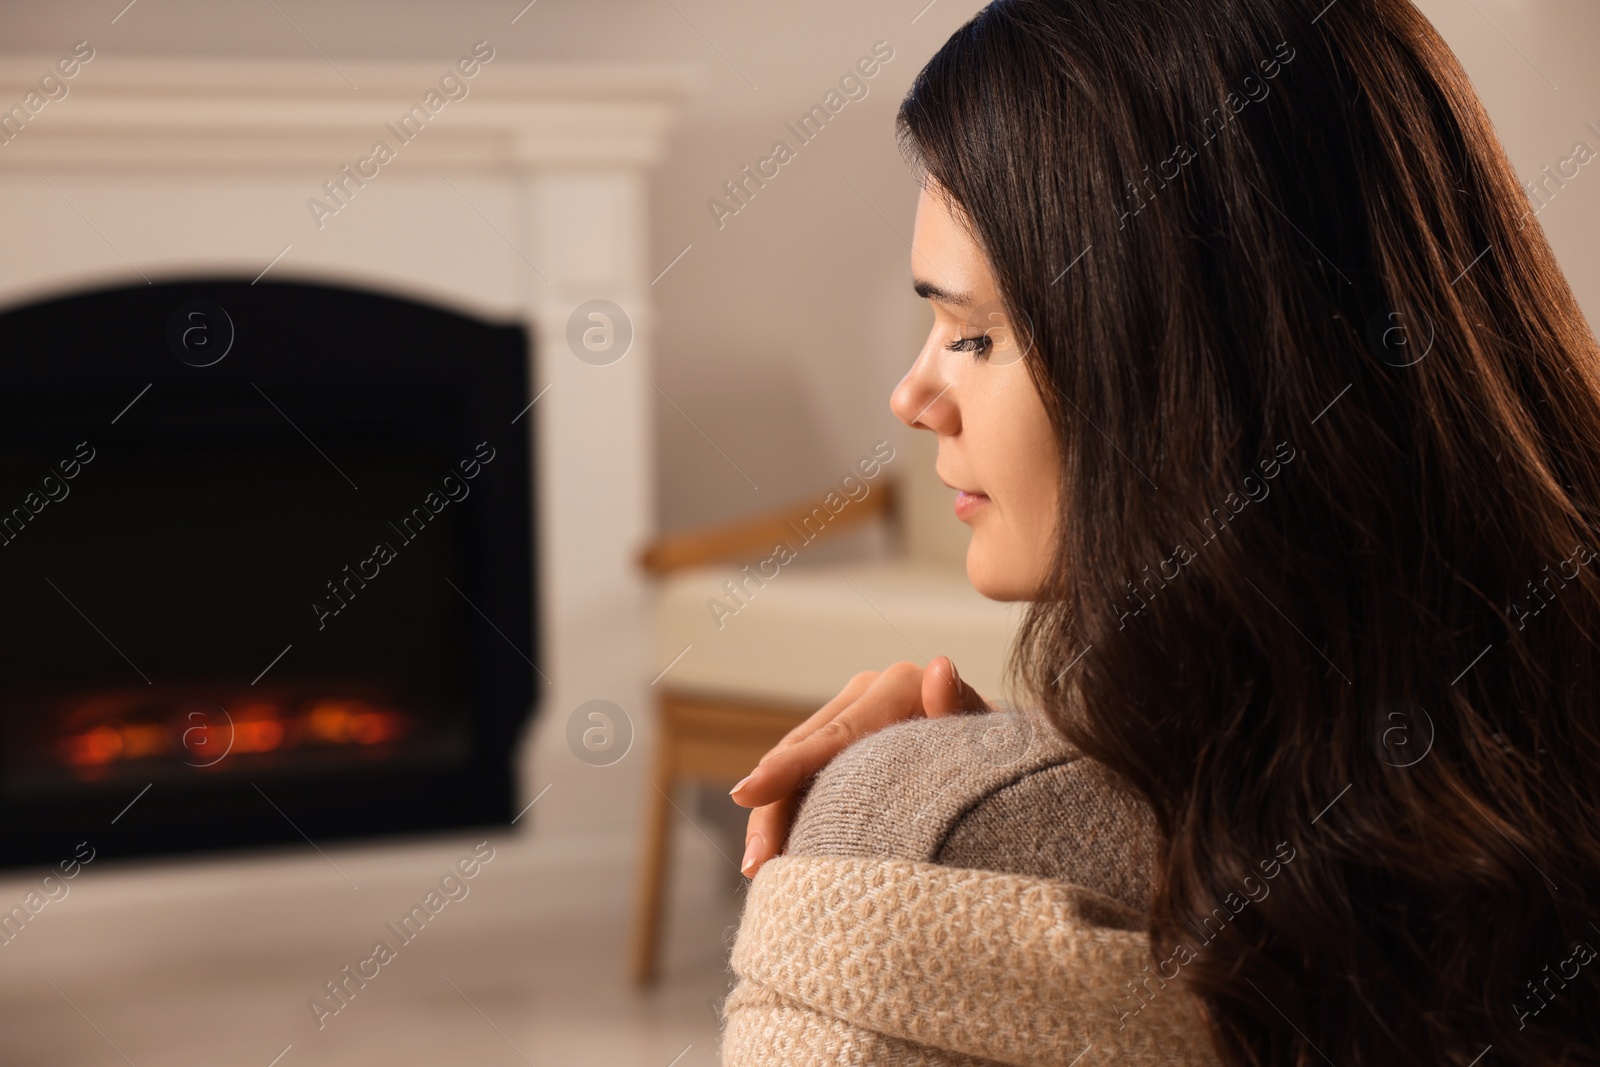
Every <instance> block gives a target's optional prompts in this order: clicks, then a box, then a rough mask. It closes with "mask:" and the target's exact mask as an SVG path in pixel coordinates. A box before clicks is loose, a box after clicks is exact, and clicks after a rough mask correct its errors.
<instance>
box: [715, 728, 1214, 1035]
mask: <svg viewBox="0 0 1600 1067" xmlns="http://www.w3.org/2000/svg"><path fill="white" fill-rule="evenodd" d="M1153 848H1154V830H1153V826H1152V824H1151V820H1150V817H1149V812H1148V811H1147V810H1146V809H1145V808H1144V807H1143V806H1142V805H1141V804H1139V803H1138V802H1137V801H1136V800H1134V799H1133V798H1131V797H1128V796H1126V795H1125V794H1122V793H1120V792H1119V791H1117V790H1116V789H1115V788H1114V787H1113V786H1112V784H1111V779H1110V777H1109V775H1108V774H1107V773H1106V772H1105V771H1104V769H1103V768H1101V767H1100V766H1099V765H1098V764H1095V763H1093V762H1092V761H1089V760H1086V759H1083V758H1082V757H1080V756H1078V755H1077V754H1076V753H1075V752H1074V751H1073V750H1072V749H1071V748H1070V747H1069V746H1067V745H1066V743H1065V742H1064V741H1062V740H1061V738H1060V737H1059V735H1058V734H1057V733H1056V732H1055V730H1054V729H1053V728H1051V727H1050V726H1049V725H1048V723H1046V722H1044V720H1042V719H1041V718H1039V717H1037V716H1036V715H1035V714H1033V713H1024V712H1012V711H1007V712H997V713H993V714H986V715H981V716H958V717H954V718H946V719H934V720H927V719H918V720H912V721H910V722H906V723H902V724H899V725H896V726H892V727H890V728H888V729H886V730H883V731H880V732H879V733H876V734H873V735H871V736H870V737H868V738H866V739H864V740H862V741H860V742H858V743H857V744H855V745H852V746H851V747H850V748H849V749H847V750H846V751H845V752H844V753H842V754H841V755H840V756H839V757H838V758H837V759H836V760H834V762H833V763H831V764H830V765H829V766H828V767H827V768H826V769H825V770H824V771H823V772H822V774H820V775H818V777H817V779H816V781H815V783H814V784H813V786H812V787H811V789H810V791H809V794H808V795H807V797H806V799H805V801H804V803H803V804H802V806H801V809H800V812H799V814H798V817H797V819H796V822H795V826H794V830H793V832H792V833H791V835H790V839H789V844H788V848H787V851H786V853H785V855H782V856H779V857H777V858H775V859H773V860H771V861H769V862H768V863H767V864H766V865H765V866H764V867H763V868H762V869H761V872H760V873H759V874H758V875H757V876H756V877H755V879H754V880H753V881H752V882H751V883H750V887H749V889H750V891H749V897H748V899H747V901H746V903H745V908H744V916H743V919H742V921H741V923H740V927H739V934H738V939H737V941H736V942H735V944H734V949H733V958H732V966H733V970H734V973H735V975H736V976H737V983H736V985H735V986H734V989H733V991H732V993H730V994H729V996H728V999H727V1001H726V1003H725V1004H724V1007H723V1016H724V1026H723V1047H722V1062H723V1064H724V1065H725V1067H779V1065H782V1067H811V1065H816V1067H821V1065H828V1067H835V1065H838V1064H852V1065H872V1067H878V1065H883V1067H900V1065H911V1064H918V1065H927V1067H957V1065H959V1067H980V1065H992V1064H1017V1065H1027V1067H1045V1065H1053V1067H1067V1065H1072V1064H1079V1065H1081V1067H1090V1065H1093V1064H1111V1063H1116V1064H1131V1065H1135V1067H1143V1065H1146V1064H1148V1065H1150V1067H1156V1065H1161V1067H1168V1065H1179V1067H1189V1065H1193V1067H1216V1064H1217V1063H1218V1060H1217V1059H1216V1058H1215V1056H1214V1054H1213V1053H1212V1052H1211V1049H1210V1045H1209V1042H1208V1041H1207V1038H1206V1033H1205V1024H1204V1017H1203V1014H1202V1012H1201V1010H1200V1006H1199V1003H1198V1001H1197V1000H1195V998H1193V997H1192V996H1191V995H1189V994H1187V993H1185V992H1183V991H1182V990H1181V989H1180V988H1179V986H1178V985H1177V984H1176V983H1174V982H1171V981H1164V980H1163V979H1162V978H1161V977H1160V975H1159V974H1158V973H1157V972H1156V969H1155V967H1154V961H1153V959H1152V957H1151V954H1150V951H1149V943H1148V940H1147V939H1146V936H1145V934H1144V932H1143V914H1142V913H1143V908H1144V906H1145V902H1146V894H1147V893H1148V891H1149V882H1148V879H1147V870H1148V868H1149V866H1150V863H1151V861H1152V858H1153Z"/></svg>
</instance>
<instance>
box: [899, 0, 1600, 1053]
mask: <svg viewBox="0 0 1600 1067" xmlns="http://www.w3.org/2000/svg"><path fill="white" fill-rule="evenodd" d="M897 132H898V135H899V137H900V140H901V144H902V147H903V148H904V149H905V150H906V152H907V155H908V157H909V158H910V159H911V160H912V162H913V163H914V164H915V165H916V166H918V167H919V168H921V169H922V170H923V172H924V173H925V175H926V176H928V177H931V178H932V179H934V183H933V184H931V185H930V188H937V189H939V190H941V191H942V192H943V193H944V194H945V195H947V196H948V197H949V198H950V200H951V201H952V203H953V206H955V207H956V208H957V209H959V211H960V212H961V213H962V215H963V217H964V218H965V220H966V221H967V223H968V225H969V226H970V228H971V230H972V232H973V234H974V236H975V238H976V239H977V240H978V242H979V243H980V244H981V245H982V246H983V248H984V249H985V251H986V253H987V255H988V257H989V261H990V264H991V267H992V269H993V271H994V274H995V277H996V280H997V282H998V285H999V288H1000V291H1001V293H1002V296H1003V300H1004V303H1005V305H1006V308H1007V311H1008V313H1009V314H1010V315H1011V316H1012V317H1013V322H1015V323H1018V324H1021V326H1022V328H1024V329H1026V330H1027V331H1028V332H1029V333H1030V334H1031V338H1032V342H1033V347H1032V350H1031V351H1030V352H1029V354H1028V356H1027V357H1026V358H1027V361H1028V367H1029V369H1030V372H1031V373H1032V375H1033V378H1034V380H1035V382H1036V384H1037V387H1038V389H1039V392H1040V395H1041V396H1042V397H1043V399H1044V401H1045V403H1046V406H1047V407H1048V409H1049V410H1050V412H1051V417H1052V419H1053V422H1054V425H1055V427H1056V434H1057V440H1058V442H1059V446H1060V449H1061V454H1062V457H1063V460H1064V463H1063V466H1064V473H1063V483H1062V486H1061V514H1060V524H1061V533H1060V537H1059V538H1058V544H1057V545H1056V549H1055V560H1054V565H1053V577H1052V580H1051V581H1052V584H1051V586H1050V588H1049V589H1048V590H1047V592H1046V594H1045V595H1044V596H1042V597H1041V598H1040V599H1039V601H1038V602H1036V603H1034V604H1032V605H1030V607H1029V610H1028V614H1027V616H1026V619H1025V622H1024V624H1023V628H1022V633H1021V635H1020V638H1019V641H1018V644H1017V645H1016V647H1015V649H1014V654H1013V661H1012V664H1011V669H1012V671H1013V672H1014V673H1013V677H1014V678H1016V679H1018V680H1020V681H1021V682H1022V683H1023V684H1024V686H1025V688H1026V689H1027V690H1028V691H1029V692H1031V693H1032V694H1033V695H1034V696H1035V697H1036V698H1037V699H1039V700H1041V701H1043V702H1044V703H1045V706H1046V707H1047V708H1049V709H1050V711H1051V713H1052V715H1053V717H1054V718H1055V720H1056V722H1057V723H1058V725H1059V726H1060V727H1061V729H1062V730H1063V732H1064V733H1065V734H1066V735H1067V737H1068V738H1069V739H1070V740H1072V741H1073V742H1074V743H1075V744H1077V745H1078V746H1080V747H1081V748H1082V749H1084V750H1085V751H1086V752H1087V753H1088V754H1089V755H1090V756H1092V757H1094V758H1096V759H1098V760H1100V761H1102V762H1103V763H1105V764H1106V765H1108V766H1109V767H1110V768H1111V769H1112V770H1114V771H1115V772H1116V773H1117V775H1118V776H1119V778H1120V779H1121V780H1123V781H1125V782H1126V783H1127V784H1128V785H1129V786H1130V787H1131V788H1133V789H1134V790H1136V791H1137V793H1138V794H1139V795H1141V796H1142V797H1143V798H1144V799H1145V800H1146V801H1148V803H1149V804H1150V806H1151V807H1152V808H1153V810H1154V812H1155V814H1156V817H1157V819H1158V822H1159V825H1160V827H1161V830H1162V833H1163V836H1164V841H1165V848H1164V849H1163V853H1162V860H1161V863H1160V869H1159V872H1158V874H1159V877H1158V879H1157V888H1156V891H1155V893H1154V894H1153V896H1152V901H1151V913H1150V918H1149V922H1150V932H1151V944H1152V949H1153V953H1154V956H1155V961H1154V964H1153V966H1152V969H1151V970H1150V972H1148V974H1147V975H1144V976H1140V980H1139V981H1138V982H1137V983H1136V984H1131V985H1130V987H1129V996H1128V997H1127V998H1125V999H1124V1000H1123V1001H1122V1003H1121V1004H1120V1006H1116V1007H1113V1008H1108V1009H1107V1010H1116V1011H1117V1012H1118V1014H1119V1017H1122V1018H1123V1019H1124V1021H1125V1024H1126V1025H1130V1026H1131V1025H1138V1021H1137V1011H1136V1010H1135V1009H1136V1007H1137V1006H1138V1005H1139V1004H1142V1003H1145V1002H1148V1001H1149V999H1150V998H1151V997H1154V996H1160V995H1162V993H1161V990H1162V989H1163V988H1164V987H1165V986H1166V984H1167V983H1168V982H1169V981H1177V982H1181V983H1183V984H1184V985H1185V986H1187V987H1188V988H1189V989H1191V990H1192V991H1194V992H1195V993H1197V994H1198V995H1199V996H1200V997H1201V998H1203V1001H1204V1003H1205V1004H1206V1006H1207V1009H1208V1016H1209V1019H1210V1022H1211V1026H1212V1034H1213V1038H1214V1042H1215V1045H1216V1047H1217V1049H1218V1051H1219V1053H1220V1054H1221V1055H1222V1056H1223V1057H1224V1059H1225V1060H1226V1062H1228V1063H1232V1064H1262V1065H1265V1064H1273V1065H1280V1064H1319V1065H1320V1064H1323V1063H1331V1064H1337V1065H1338V1067H1358V1065H1367V1064H1373V1065H1376V1064H1397V1063H1426V1064H1445V1063H1448V1064H1455V1065H1458V1067H1467V1065H1468V1064H1471V1063H1474V1062H1482V1063H1483V1064H1485V1065H1486V1067H1487V1065H1488V1064H1492V1063H1494V1062H1497V1061H1498V1062H1512V1063H1538V1064H1554V1063H1564V1064H1580V1063H1581V1064H1595V1063H1600V961H1595V962H1592V963H1591V962H1589V961H1590V960H1592V959H1593V958H1594V947H1593V946H1600V926H1596V925H1595V924H1596V923H1600V907H1597V906H1596V899H1595V897H1594V896H1593V894H1595V892H1596V890H1597V889H1600V804H1597V801H1596V788H1595V785H1594V784H1593V783H1594V782H1595V780H1596V778H1597V777H1600V654H1597V652H1600V649H1597V638H1600V576H1597V574H1596V573H1595V572H1596V571H1597V570H1600V560H1596V561H1595V562H1594V565H1591V559H1592V557H1593V555H1594V554H1595V553H1600V536H1597V533H1596V516H1597V510H1596V509H1597V506H1600V387H1597V382H1600V347H1597V345H1596V342H1595V338H1594V335H1593V334H1592V332H1591V331H1590V328H1589V326H1588V325H1587V323H1586V322H1585V320H1584V318H1583V315H1582V313H1581V312H1580V311H1579V309H1578V306H1577V303H1576V301H1575V300H1574V299H1573V295H1572V292H1571V290H1570V289H1569V287H1568V285H1567V282H1566V280H1565V279H1564V277H1563V276H1562V274H1561V271H1560V269H1559V268H1558V267H1557V265H1556V262H1555V259H1554V257H1553V256H1552V254H1551V251H1550V247H1549V245H1548V244H1547V242H1546V240H1545V238H1544V235H1543V232H1542V231H1541V229H1540V226H1539V225H1538V224H1536V223H1535V222H1534V221H1533V220H1532V219H1531V218H1530V217H1529V212H1528V210H1527V209H1528V201H1527V199H1526V197H1525V196H1524V194H1523V192H1522V190H1521V188H1520V186H1519V184H1518V181H1517V179H1516V177H1515V175H1514V174H1513V172H1512V169H1511V167H1510V165H1509V164H1508V162H1507V160H1506V157H1505V154H1504V151H1503V149H1502V148H1501V146H1500V144H1499V142H1498V140H1497V138H1496V136H1495V134H1494V132H1493V130H1492V127H1491V125H1490V122H1489V119H1488V118H1487V116H1486V114H1485V113H1484V110H1483V108H1482V106H1481V105H1480V103H1479V102H1478V99H1477V97H1476V95H1475V94H1474V92H1473V90H1472V88H1471V87H1470V85H1469V84H1468V81H1467V78H1466V76H1465V74H1464V73H1463V71H1462V69H1461V67H1460V65H1459V64H1458V63H1457V61H1456V59H1455V57H1454V56H1453V55H1452V54H1451V52H1450V50H1449V49H1448V48H1447V47H1446V45H1445V44H1444V42H1443V41H1442V40H1441V39H1440V37H1439V36H1438V34H1437V33H1436V32H1435V30H1434V29H1433V28H1432V26H1430V25H1429V24H1428V22H1427V21H1426V20H1425V19H1424V18H1423V17H1422V15H1421V14H1419V13H1418V12H1417V11H1416V10H1415V9H1414V8H1413V7H1412V6H1411V5H1410V4H1409V3H1406V2H1405V0H1335V2H1333V3H1328V2H1327V0H1304V2H1300V0H996V2H994V3H991V4H990V5H989V6H987V7H985V8H984V9H983V10H982V11H981V12H980V13H979V14H978V15H977V16H975V17H974V18H973V19H972V20H971V21H970V22H968V23H967V24H966V25H965V26H963V27H962V28H961V29H959V30H958V31H957V32H956V33H955V35H954V36H952V37H951V38H950V40H949V41H948V42H947V43H946V44H945V45H944V46H943V47H942V48H941V49H940V50H939V52H938V53H937V54H936V55H935V56H934V57H933V58H932V60H930V61H929V63H928V64H927V66H926V67H925V68H924V69H923V70H922V72H921V73H920V74H919V75H918V77H917V79H916V81H915V84H914V85H913V87H912V89H911V90H910V92H909V94H908V95H907V96H906V98H905V100H904V102H903V104H902V105H901V108H900V113H899V118H898V125H897ZM1586 898H1587V899H1586ZM1152 975H1153V976H1156V978H1155V980H1154V981H1152V980H1151V978H1150V976H1152ZM1133 998H1137V999H1133ZM1062 1010H1063V1011H1078V1010H1084V1011H1088V1010H1100V1008H1099V1006H1095V1005H1063V1006H1062ZM1491 1046H1492V1048H1491ZM1486 1050H1488V1051H1487V1053H1486ZM1480 1056H1483V1059H1482V1060H1481V1061H1479V1060H1478V1057H1480Z"/></svg>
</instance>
